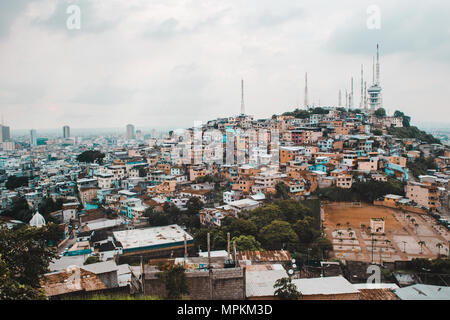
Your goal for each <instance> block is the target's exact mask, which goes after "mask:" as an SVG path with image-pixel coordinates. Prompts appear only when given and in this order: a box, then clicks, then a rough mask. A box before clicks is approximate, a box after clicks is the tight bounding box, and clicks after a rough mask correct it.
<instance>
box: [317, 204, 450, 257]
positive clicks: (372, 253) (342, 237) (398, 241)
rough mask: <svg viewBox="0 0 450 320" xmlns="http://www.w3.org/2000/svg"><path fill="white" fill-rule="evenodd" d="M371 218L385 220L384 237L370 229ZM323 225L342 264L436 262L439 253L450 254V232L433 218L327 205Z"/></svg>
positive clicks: (391, 211)
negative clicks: (431, 259) (399, 261)
mask: <svg viewBox="0 0 450 320" xmlns="http://www.w3.org/2000/svg"><path fill="white" fill-rule="evenodd" d="M371 218H383V219H384V221H385V225H384V226H385V230H384V233H381V232H379V233H377V234H376V235H373V233H374V231H372V230H370V229H368V227H370V220H371ZM322 223H323V226H324V231H325V234H326V237H327V238H328V239H329V240H330V241H331V242H332V243H333V248H334V255H335V256H336V257H337V258H339V259H342V260H358V261H369V262H370V261H373V262H375V263H380V262H382V261H395V260H411V259H412V258H417V257H421V258H436V257H437V255H438V253H439V252H440V254H444V255H448V252H449V251H448V250H449V243H450V234H449V233H448V232H447V230H445V229H444V228H442V227H440V226H438V225H436V223H435V222H434V220H433V219H432V218H431V217H428V216H422V215H419V214H415V213H409V212H408V213H406V214H403V213H402V212H401V211H400V210H395V209H391V208H386V207H380V206H370V205H364V204H363V205H361V206H354V205H352V204H350V203H347V204H345V203H342V204H326V205H324V206H323V216H322ZM438 244H441V245H442V246H441V247H440V248H439V247H438V246H439V245H438ZM437 245H438V246H437ZM372 248H373V249H372Z"/></svg>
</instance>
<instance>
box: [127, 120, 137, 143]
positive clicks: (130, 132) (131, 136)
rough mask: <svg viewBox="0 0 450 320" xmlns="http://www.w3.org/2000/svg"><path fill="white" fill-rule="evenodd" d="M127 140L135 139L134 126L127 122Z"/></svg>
mask: <svg viewBox="0 0 450 320" xmlns="http://www.w3.org/2000/svg"><path fill="white" fill-rule="evenodd" d="M126 137H127V140H132V139H136V134H135V133H134V126H133V125H132V124H127V135H126Z"/></svg>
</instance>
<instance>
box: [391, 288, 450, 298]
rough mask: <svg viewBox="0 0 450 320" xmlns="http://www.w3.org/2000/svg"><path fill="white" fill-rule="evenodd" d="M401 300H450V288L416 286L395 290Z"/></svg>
mask: <svg viewBox="0 0 450 320" xmlns="http://www.w3.org/2000/svg"><path fill="white" fill-rule="evenodd" d="M394 293H395V294H396V295H397V296H398V297H399V298H400V299H401V300H450V287H441V286H432V285H426V284H415V285H412V286H408V287H404V288H400V289H396V290H394Z"/></svg>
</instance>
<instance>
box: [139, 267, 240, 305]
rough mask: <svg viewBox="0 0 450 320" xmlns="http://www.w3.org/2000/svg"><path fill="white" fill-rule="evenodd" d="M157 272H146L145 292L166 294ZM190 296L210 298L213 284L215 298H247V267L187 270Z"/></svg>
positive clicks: (157, 294) (159, 294)
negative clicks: (209, 270)
mask: <svg viewBox="0 0 450 320" xmlns="http://www.w3.org/2000/svg"><path fill="white" fill-rule="evenodd" d="M156 274H157V272H155V271H150V272H146V273H145V294H146V295H155V296H162V297H165V296H166V290H165V287H164V284H163V283H162V282H161V281H160V280H159V279H158V278H157V276H156ZM186 276H187V278H188V282H189V289H190V290H189V291H190V295H189V297H190V298H191V299H192V300H210V299H211V286H212V299H213V300H239V299H245V269H242V268H227V269H212V270H211V272H208V271H194V272H187V273H186Z"/></svg>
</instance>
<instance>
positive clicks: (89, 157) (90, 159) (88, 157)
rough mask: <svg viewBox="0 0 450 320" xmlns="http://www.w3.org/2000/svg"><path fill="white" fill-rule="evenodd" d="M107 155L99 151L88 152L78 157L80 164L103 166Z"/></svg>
mask: <svg viewBox="0 0 450 320" xmlns="http://www.w3.org/2000/svg"><path fill="white" fill-rule="evenodd" d="M103 158H105V154H104V153H102V152H100V151H98V150H87V151H84V152H83V153H81V154H79V155H78V156H77V161H78V162H86V163H94V162H96V163H98V164H103Z"/></svg>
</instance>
